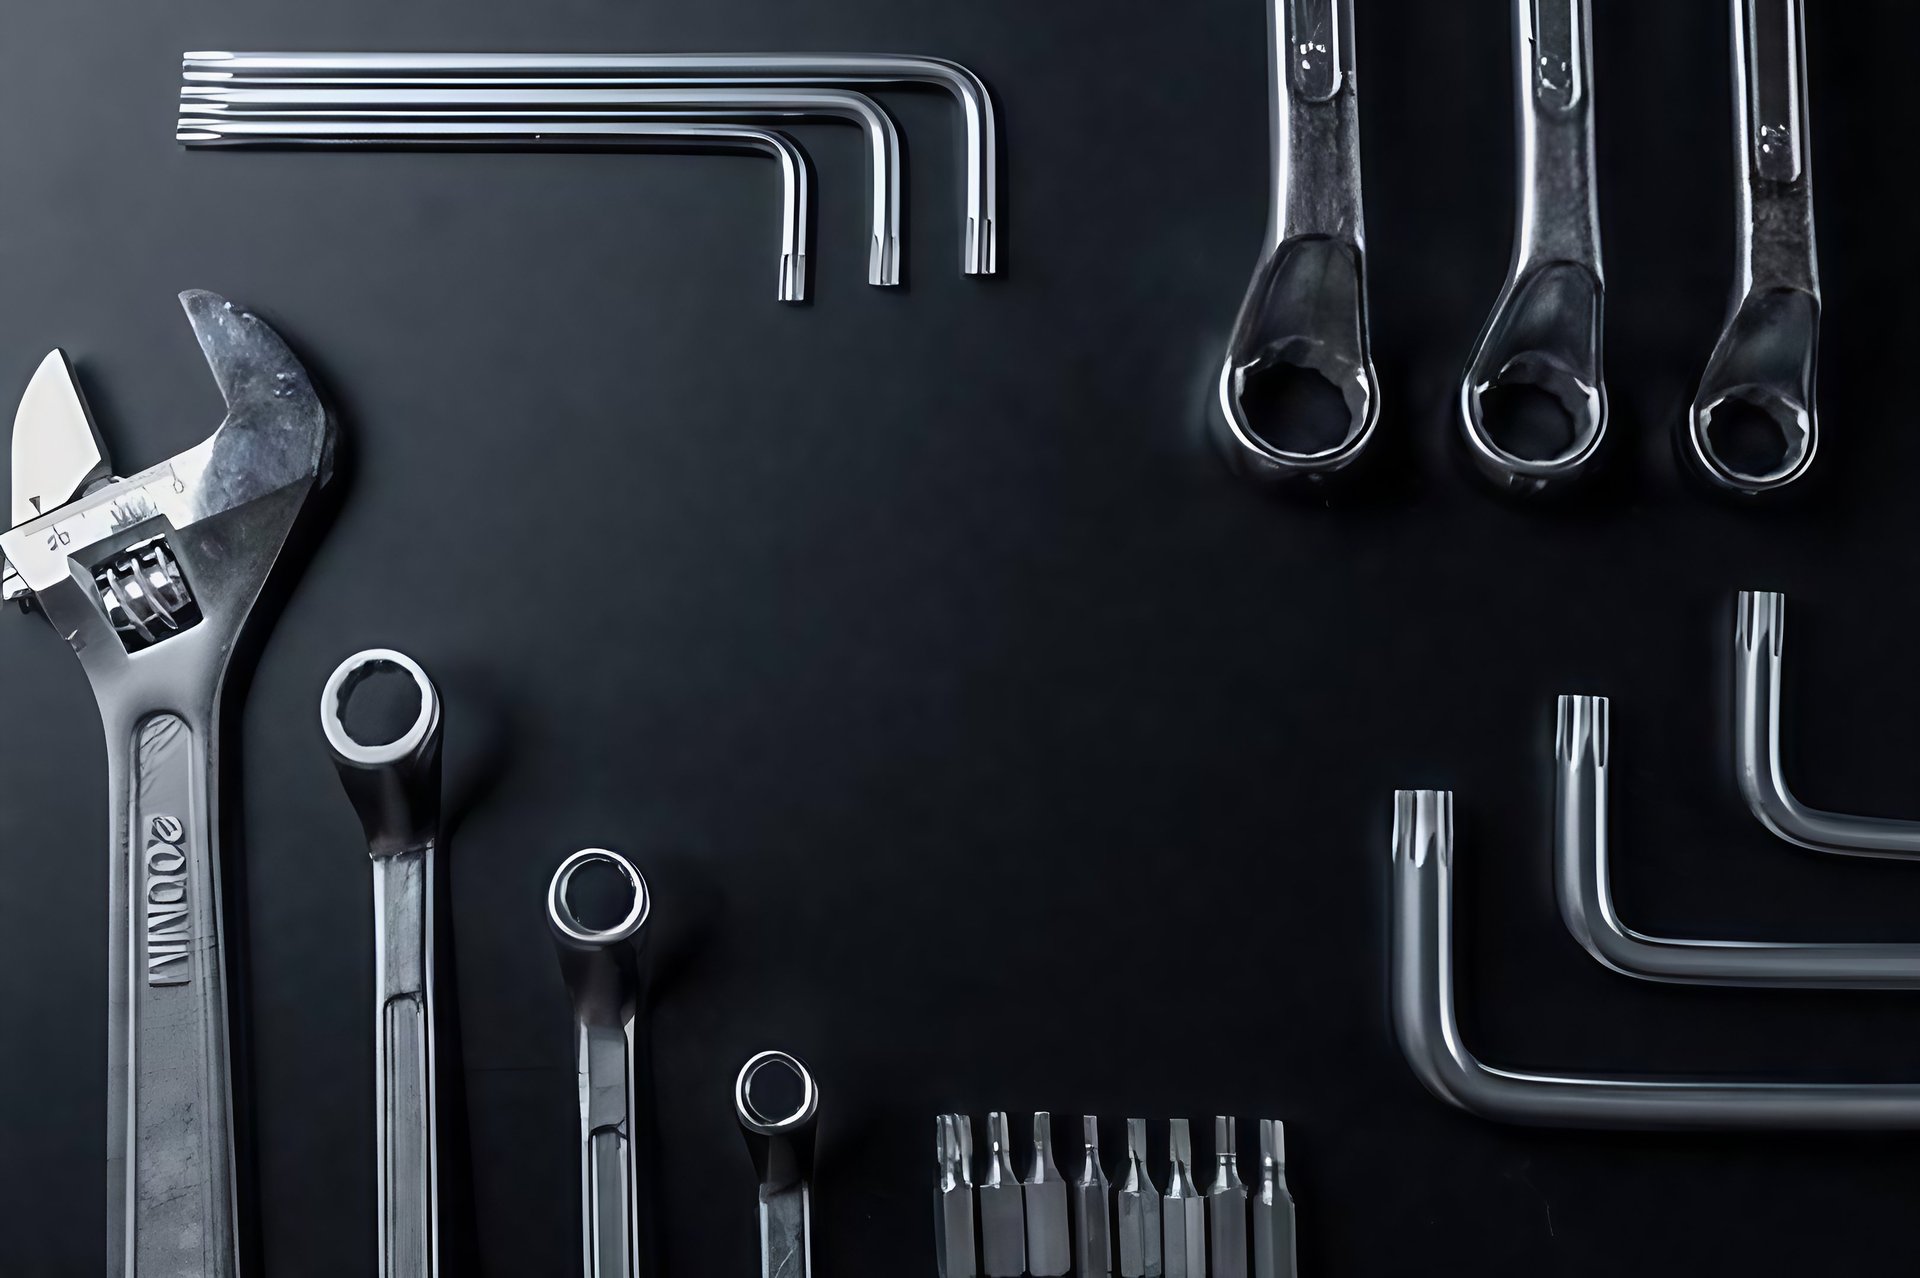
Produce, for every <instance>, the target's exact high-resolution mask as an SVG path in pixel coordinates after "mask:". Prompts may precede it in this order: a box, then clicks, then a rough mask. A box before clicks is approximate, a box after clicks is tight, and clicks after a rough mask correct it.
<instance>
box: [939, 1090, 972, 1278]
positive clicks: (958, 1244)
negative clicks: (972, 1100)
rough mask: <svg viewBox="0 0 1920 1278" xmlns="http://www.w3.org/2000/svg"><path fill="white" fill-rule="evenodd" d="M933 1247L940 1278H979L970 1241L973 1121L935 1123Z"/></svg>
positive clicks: (950, 1117) (946, 1118)
mask: <svg viewBox="0 0 1920 1278" xmlns="http://www.w3.org/2000/svg"><path fill="white" fill-rule="evenodd" d="M933 1127H934V1131H933V1138H934V1151H933V1152H934V1165H935V1167H936V1169H937V1175H938V1181H937V1182H936V1183H937V1186H938V1188H937V1189H936V1191H935V1197H934V1213H933V1227H934V1246H935V1248H936V1250H937V1253H938V1259H939V1262H940V1278H979V1275H980V1259H979V1253H978V1251H977V1250H975V1247H974V1240H973V1120H972V1119H970V1118H968V1117H967V1116H966V1115H965V1114H942V1115H940V1117H939V1118H937V1119H935V1120H934V1125H933Z"/></svg>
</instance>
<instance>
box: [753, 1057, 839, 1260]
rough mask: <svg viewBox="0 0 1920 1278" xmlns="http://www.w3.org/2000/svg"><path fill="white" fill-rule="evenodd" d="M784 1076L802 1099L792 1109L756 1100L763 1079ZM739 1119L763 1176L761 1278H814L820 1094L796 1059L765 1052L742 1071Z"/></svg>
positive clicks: (799, 1098) (810, 1074)
mask: <svg viewBox="0 0 1920 1278" xmlns="http://www.w3.org/2000/svg"><path fill="white" fill-rule="evenodd" d="M776 1075H784V1076H785V1079H786V1081H788V1082H790V1083H791V1084H792V1086H793V1087H794V1089H795V1090H796V1091H797V1093H798V1095H797V1097H796V1098H795V1100H794V1102H793V1105H792V1108H791V1109H789V1110H788V1111H787V1112H786V1113H785V1114H781V1113H780V1110H781V1108H783V1107H782V1106H779V1105H776V1106H773V1110H774V1112H773V1113H772V1114H771V1115H769V1114H768V1113H767V1107H766V1106H765V1105H764V1104H763V1103H762V1102H761V1101H760V1100H757V1099H756V1098H755V1096H754V1085H755V1083H757V1082H759V1081H760V1080H761V1079H762V1078H767V1079H770V1080H771V1079H773V1078H774V1077H775V1076H776ZM733 1113H734V1117H735V1118H737V1119H739V1121H740V1132H741V1134H742V1135H744V1136H745V1137H746V1138H747V1152H748V1153H750V1154H752V1155H753V1166H754V1170H755V1171H757V1172H759V1173H760V1278H813V1186H812V1183H811V1182H812V1176H813V1143H814V1126H815V1123H816V1122H817V1120H818V1119H819V1116H820V1088H819V1087H818V1086H817V1085H816V1084H815V1083H814V1081H813V1075H812V1073H810V1072H809V1071H808V1069H807V1067H806V1066H805V1065H804V1064H802V1063H801V1061H800V1059H799V1058H798V1057H796V1056H790V1055H788V1054H787V1053H786V1052H761V1053H759V1054H758V1055H756V1056H754V1057H753V1058H752V1059H750V1060H749V1061H748V1062H747V1063H746V1064H745V1065H742V1066H741V1067H740V1074H739V1076H738V1077H737V1078H735V1079H734V1083H733Z"/></svg>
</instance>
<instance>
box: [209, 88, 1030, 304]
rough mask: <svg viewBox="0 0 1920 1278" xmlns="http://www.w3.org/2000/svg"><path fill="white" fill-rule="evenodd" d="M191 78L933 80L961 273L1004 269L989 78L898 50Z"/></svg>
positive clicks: (997, 147)
mask: <svg viewBox="0 0 1920 1278" xmlns="http://www.w3.org/2000/svg"><path fill="white" fill-rule="evenodd" d="M182 70H183V73H184V78H185V79H186V80H187V81H189V82H201V83H214V84H231V85H274V84H361V85H390V86H400V85H409V84H446V83H458V82H462V81H466V82H473V81H479V82H482V83H485V82H488V81H497V80H499V79H501V78H503V77H512V79H513V80H514V82H515V83H518V84H531V83H534V82H535V78H536V77H545V76H551V77H554V80H555V81H556V82H565V81H580V80H592V81H595V82H597V83H601V84H606V83H609V82H612V81H620V80H624V79H626V78H628V77H631V79H632V80H633V82H634V83H636V84H648V85H657V86H662V87H665V86H669V85H727V84H748V83H752V84H786V85H802V86H818V87H828V86H834V85H847V84H928V85H932V86H934V87H936V88H940V89H944V90H946V91H947V92H948V93H950V94H952V95H953V99H954V101H955V102H956V103H958V104H959V107H960V115H961V120H962V123H963V125H964V128H965V130H966V179H965V180H966V201H967V203H966V228H967V240H966V248H965V255H964V257H963V259H962V264H961V266H962V269H963V270H964V271H965V272H966V273H967V274H969V275H992V274H994V273H995V272H996V271H997V270H999V259H1000V233H999V209H1000V196H999V189H998V188H999V166H1000V154H999V152H1000V128H999V123H998V121H997V120H996V119H995V117H994V110H993V95H992V94H990V93H989V92H988V91H987V85H986V82H985V81H984V80H982V79H981V78H980V77H979V76H977V75H975V74H974V73H973V72H972V71H970V70H968V69H967V68H966V67H964V66H962V65H961V64H959V63H958V62H953V61H949V60H948V59H946V58H927V57H919V56H916V55H912V54H897V53H608V54H602V53H223V52H207V53H188V54H186V55H185V56H184V57H183V59H182Z"/></svg>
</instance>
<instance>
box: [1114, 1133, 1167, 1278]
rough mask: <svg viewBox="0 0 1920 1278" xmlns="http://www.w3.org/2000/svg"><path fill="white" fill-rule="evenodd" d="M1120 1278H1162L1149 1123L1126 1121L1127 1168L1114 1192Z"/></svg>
mask: <svg viewBox="0 0 1920 1278" xmlns="http://www.w3.org/2000/svg"><path fill="white" fill-rule="evenodd" d="M1113 1216H1114V1220H1115V1221H1116V1222H1118V1226H1119V1229H1118V1232H1119V1239H1120V1245H1119V1248H1118V1250H1119V1253H1120V1278H1161V1272H1160V1191H1159V1190H1157V1189H1155V1188H1154V1187H1153V1177H1152V1176H1150V1175H1148V1174H1147V1120H1146V1119H1144V1118H1129V1119H1128V1120H1127V1165H1126V1166H1125V1167H1124V1168H1122V1169H1121V1172H1120V1183H1119V1185H1118V1186H1117V1187H1116V1188H1115V1190H1114V1211H1113Z"/></svg>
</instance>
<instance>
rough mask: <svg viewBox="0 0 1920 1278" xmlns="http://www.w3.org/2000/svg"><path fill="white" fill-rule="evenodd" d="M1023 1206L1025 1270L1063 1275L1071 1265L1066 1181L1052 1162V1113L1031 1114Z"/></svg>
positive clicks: (1039, 1275)
mask: <svg viewBox="0 0 1920 1278" xmlns="http://www.w3.org/2000/svg"><path fill="white" fill-rule="evenodd" d="M1021 1188H1022V1190H1023V1192H1024V1193H1025V1196H1026V1210H1027V1273H1029V1274H1030V1275H1032V1278H1063V1276H1064V1275H1065V1274H1066V1273H1067V1272H1068V1271H1069V1270H1070V1269H1071V1268H1072V1266H1073V1244H1072V1242H1071V1240H1070V1239H1069V1238H1068V1232H1067V1182H1066V1178H1065V1177H1063V1176H1061V1174H1060V1169H1059V1168H1058V1167H1056V1166H1055V1165H1054V1162H1053V1115H1052V1114H1049V1113H1045V1112H1042V1113H1038V1114H1035V1115H1034V1116H1033V1163H1032V1168H1031V1170H1030V1171H1028V1172H1027V1182H1026V1184H1025V1185H1023V1186H1022V1187H1021Z"/></svg>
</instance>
